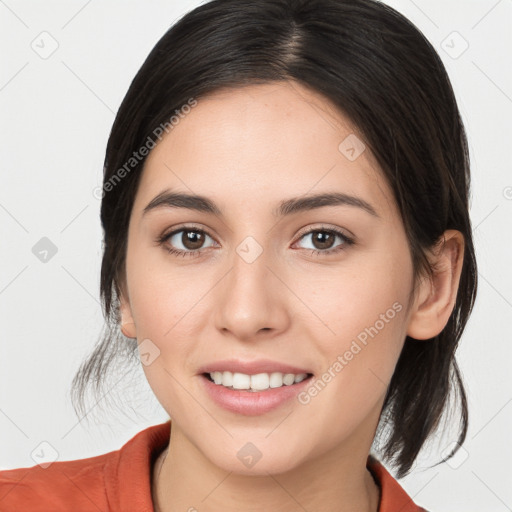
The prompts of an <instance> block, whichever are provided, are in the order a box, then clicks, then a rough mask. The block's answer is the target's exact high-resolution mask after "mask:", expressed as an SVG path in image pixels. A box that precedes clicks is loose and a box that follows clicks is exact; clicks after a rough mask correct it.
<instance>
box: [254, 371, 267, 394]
mask: <svg viewBox="0 0 512 512" xmlns="http://www.w3.org/2000/svg"><path fill="white" fill-rule="evenodd" d="M268 384H269V377H268V373H258V374H256V375H251V389H256V390H258V391H262V390H264V389H268Z"/></svg>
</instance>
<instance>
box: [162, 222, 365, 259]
mask: <svg viewBox="0 0 512 512" xmlns="http://www.w3.org/2000/svg"><path fill="white" fill-rule="evenodd" d="M307 237H310V240H311V242H312V244H313V247H310V248H306V249H309V250H310V251H312V254H314V255H323V256H327V255H330V254H334V253H337V252H339V251H342V250H345V249H346V248H347V246H350V245H354V243H355V242H354V240H353V239H352V238H350V237H349V236H347V235H346V234H345V233H343V232H342V231H340V230H338V229H335V228H327V227H323V226H322V227H320V228H316V229H310V230H309V231H307V232H306V233H303V234H302V235H301V236H300V240H302V239H306V238H307ZM207 238H209V239H210V240H213V238H212V237H211V236H210V235H209V234H208V233H207V232H206V231H204V230H202V229H198V228H195V227H190V226H189V227H182V228H181V229H177V230H174V231H172V232H171V233H168V234H164V235H162V236H161V237H160V238H159V239H158V240H157V242H158V243H159V244H160V245H163V246H164V248H165V250H166V251H167V252H169V253H170V254H174V255H176V256H183V257H194V256H200V255H201V254H202V252H203V251H204V250H205V247H203V244H204V243H205V240H206V239H207ZM336 238H338V239H340V240H341V243H340V244H338V245H337V246H335V245H334V243H335V240H336ZM212 246H213V244H212V245H209V246H207V247H206V249H207V248H208V247H212ZM333 246H334V247H333Z"/></svg>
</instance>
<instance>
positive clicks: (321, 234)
mask: <svg viewBox="0 0 512 512" xmlns="http://www.w3.org/2000/svg"><path fill="white" fill-rule="evenodd" d="M307 237H309V238H310V241H311V243H312V245H313V247H309V248H306V249H310V250H311V251H312V254H315V255H319V254H321V255H330V254H334V253H337V252H339V251H343V250H345V249H346V248H347V246H350V245H353V244H354V243H355V242H354V240H353V239H352V238H350V237H348V236H347V235H346V234H345V233H343V232H342V231H340V230H338V229H334V228H325V227H320V228H316V229H311V230H309V231H307V232H306V233H304V234H303V235H302V236H301V237H300V240H302V239H306V238H307ZM336 238H338V239H340V240H341V243H340V244H338V245H337V246H335V245H334V243H335V240H336ZM333 246H334V247H333Z"/></svg>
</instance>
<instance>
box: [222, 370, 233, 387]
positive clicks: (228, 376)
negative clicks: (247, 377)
mask: <svg viewBox="0 0 512 512" xmlns="http://www.w3.org/2000/svg"><path fill="white" fill-rule="evenodd" d="M222 385H223V386H232V385H233V374H232V373H231V372H223V374H222Z"/></svg>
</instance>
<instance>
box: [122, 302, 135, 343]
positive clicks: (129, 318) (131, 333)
mask: <svg viewBox="0 0 512 512" xmlns="http://www.w3.org/2000/svg"><path fill="white" fill-rule="evenodd" d="M119 313H120V315H121V332H122V333H123V334H124V336H126V337H127V338H136V337H137V331H136V328H135V323H134V321H133V315H132V310H131V306H130V303H129V301H128V300H127V299H126V298H125V296H124V294H121V297H120V299H119Z"/></svg>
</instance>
